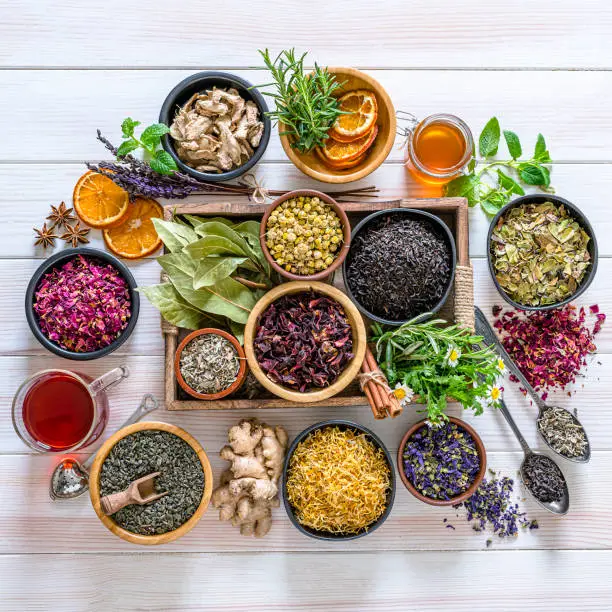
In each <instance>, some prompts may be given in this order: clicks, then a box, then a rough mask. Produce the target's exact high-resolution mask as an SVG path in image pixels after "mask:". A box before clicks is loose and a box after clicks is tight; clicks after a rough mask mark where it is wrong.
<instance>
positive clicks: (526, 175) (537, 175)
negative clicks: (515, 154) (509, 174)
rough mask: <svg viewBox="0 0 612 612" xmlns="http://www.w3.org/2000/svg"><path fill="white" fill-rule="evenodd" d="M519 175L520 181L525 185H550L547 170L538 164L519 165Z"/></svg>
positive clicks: (526, 163)
mask: <svg viewBox="0 0 612 612" xmlns="http://www.w3.org/2000/svg"><path fill="white" fill-rule="evenodd" d="M518 169H519V175H520V177H521V180H522V181H523V182H524V183H527V185H544V186H546V187H547V186H548V185H550V174H549V172H548V170H547V169H546V168H544V167H542V166H540V165H539V164H534V163H531V162H525V163H523V164H520V165H519V167H518Z"/></svg>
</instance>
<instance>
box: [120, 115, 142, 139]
mask: <svg viewBox="0 0 612 612" xmlns="http://www.w3.org/2000/svg"><path fill="white" fill-rule="evenodd" d="M138 125H140V121H134V120H133V119H132V118H131V117H127V118H126V119H124V120H123V123H122V124H121V132H122V133H123V137H124V138H131V137H132V136H133V135H134V129H135V128H136V126H138Z"/></svg>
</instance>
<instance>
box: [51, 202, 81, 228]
mask: <svg viewBox="0 0 612 612" xmlns="http://www.w3.org/2000/svg"><path fill="white" fill-rule="evenodd" d="M47 219H49V221H51V222H52V223H53V225H52V226H51V227H56V226H57V227H61V226H62V225H64V226H66V227H68V225H70V223H71V222H72V221H76V217H75V216H74V215H73V214H72V208H68V207H67V206H66V204H65V203H64V202H62V203H61V204H60V205H59V206H53V204H52V205H51V214H50V215H49V216H48V217H47Z"/></svg>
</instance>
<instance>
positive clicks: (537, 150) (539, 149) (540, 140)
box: [533, 134, 547, 159]
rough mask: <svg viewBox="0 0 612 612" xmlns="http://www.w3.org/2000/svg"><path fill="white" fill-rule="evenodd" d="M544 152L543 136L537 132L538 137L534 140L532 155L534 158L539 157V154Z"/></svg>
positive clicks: (544, 142)
mask: <svg viewBox="0 0 612 612" xmlns="http://www.w3.org/2000/svg"><path fill="white" fill-rule="evenodd" d="M546 152H547V151H546V141H545V140H544V136H542V134H538V139H537V140H536V145H535V152H534V154H533V156H534V157H535V158H536V159H539V158H540V155H542V154H543V153H546Z"/></svg>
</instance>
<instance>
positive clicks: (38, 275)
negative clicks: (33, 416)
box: [25, 248, 140, 361]
mask: <svg viewBox="0 0 612 612" xmlns="http://www.w3.org/2000/svg"><path fill="white" fill-rule="evenodd" d="M77 255H83V256H84V257H87V258H91V259H94V260H98V261H99V262H100V263H102V264H110V265H112V266H113V267H114V268H115V269H116V270H117V271H118V272H119V274H121V276H123V278H124V279H125V280H126V281H127V284H128V288H129V292H130V301H131V308H130V310H131V316H130V320H129V322H128V325H127V327H126V328H125V329H124V330H123V333H122V334H121V335H120V336H119V337H118V338H117V339H116V340H115V341H114V342H112V343H111V344H109V345H108V346H105V347H104V348H101V349H99V350H97V351H91V352H90V353H74V352H72V351H69V350H67V349H64V348H62V347H61V346H59V345H57V344H56V343H55V342H52V341H51V340H49V339H48V338H47V336H45V335H44V334H43V333H42V332H41V331H40V328H39V326H38V315H37V314H36V313H35V312H34V294H35V292H36V289H37V288H38V285H39V283H40V281H41V279H42V277H43V276H44V275H45V274H46V273H47V272H50V271H51V270H52V269H53V268H59V267H61V266H63V265H64V264H65V263H66V262H67V261H68V260H70V259H73V258H74V257H76V256H77ZM139 311H140V296H139V295H138V292H137V291H136V281H135V280H134V277H133V276H132V273H131V272H130V271H129V270H128V268H127V266H126V265H125V264H123V263H122V262H120V261H119V260H118V259H117V258H116V257H114V256H113V255H111V254H110V253H106V252H105V251H99V250H98V249H90V248H79V249H66V250H65V251H62V252H61V253H56V254H55V255H52V256H51V257H49V258H48V259H46V260H45V261H44V262H43V263H42V264H41V265H40V266H39V267H38V269H37V270H36V272H34V274H33V276H32V278H31V279H30V282H29V284H28V288H27V290H26V296H25V313H26V319H27V320H28V325H29V326H30V329H31V330H32V333H33V334H34V337H35V338H36V339H37V340H38V341H39V342H40V343H41V344H42V345H43V346H44V347H45V348H46V349H48V350H50V351H51V352H52V353H55V354H56V355H59V356H60V357H65V358H66V359H72V360H74V361H89V360H90V359H98V358H99V357H104V356H105V355H109V354H110V353H112V352H113V351H115V350H117V349H118V348H119V347H120V346H121V345H122V344H123V343H124V342H125V341H126V340H127V339H128V338H129V337H130V334H131V333H132V332H133V331H134V327H135V326H136V321H137V320H138V313H139Z"/></svg>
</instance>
